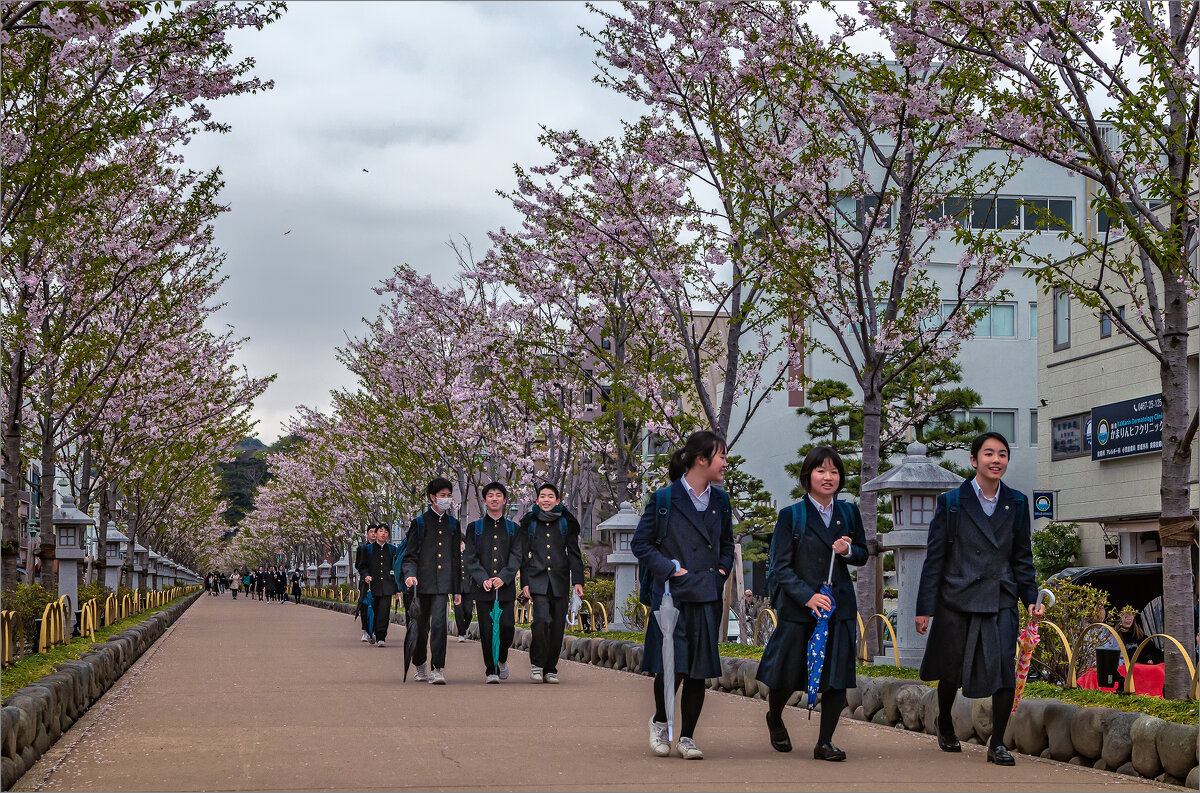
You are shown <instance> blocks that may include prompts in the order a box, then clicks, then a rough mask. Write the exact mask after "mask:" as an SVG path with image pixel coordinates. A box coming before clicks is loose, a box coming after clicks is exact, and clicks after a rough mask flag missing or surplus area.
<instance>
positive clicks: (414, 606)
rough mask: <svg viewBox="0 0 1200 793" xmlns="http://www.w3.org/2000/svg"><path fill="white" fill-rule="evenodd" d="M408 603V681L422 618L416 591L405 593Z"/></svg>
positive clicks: (406, 635) (406, 612) (406, 649)
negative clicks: (410, 593)
mask: <svg viewBox="0 0 1200 793" xmlns="http://www.w3.org/2000/svg"><path fill="white" fill-rule="evenodd" d="M405 599H406V600H408V603H407V605H406V607H405V622H404V680H405V682H407V681H408V667H409V666H411V665H412V659H413V654H414V653H416V651H417V620H419V619H420V618H421V601H420V600H419V599H418V598H417V593H416V592H415V591H414V592H413V593H412V595H409V594H408V593H407V592H406V593H405Z"/></svg>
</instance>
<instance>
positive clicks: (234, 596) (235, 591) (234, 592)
mask: <svg viewBox="0 0 1200 793" xmlns="http://www.w3.org/2000/svg"><path fill="white" fill-rule="evenodd" d="M233 599H234V600H237V590H236V589H235V590H233Z"/></svg>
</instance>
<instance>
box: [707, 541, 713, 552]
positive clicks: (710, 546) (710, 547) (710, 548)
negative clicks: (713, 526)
mask: <svg viewBox="0 0 1200 793" xmlns="http://www.w3.org/2000/svg"><path fill="white" fill-rule="evenodd" d="M708 549H709V550H710V551H711V550H712V543H711V542H710V543H709V544H708Z"/></svg>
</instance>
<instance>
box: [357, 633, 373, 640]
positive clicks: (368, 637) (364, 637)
mask: <svg viewBox="0 0 1200 793" xmlns="http://www.w3.org/2000/svg"><path fill="white" fill-rule="evenodd" d="M359 641H360V642H369V641H371V634H369V633H367V632H366V631H363V635H362V638H361V639H359Z"/></svg>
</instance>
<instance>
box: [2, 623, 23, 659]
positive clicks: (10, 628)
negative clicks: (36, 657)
mask: <svg viewBox="0 0 1200 793" xmlns="http://www.w3.org/2000/svg"><path fill="white" fill-rule="evenodd" d="M24 638H25V637H24V629H23V628H22V627H21V618H20V617H19V616H18V615H17V612H15V611H4V612H0V660H2V661H3V665H4V666H9V665H11V664H12V663H13V662H14V661H15V660H16V659H17V656H18V655H20V654H23V653H24V650H25V648H24V647H23V646H22V645H23V644H24V642H23V641H22V640H23V639H24Z"/></svg>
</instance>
